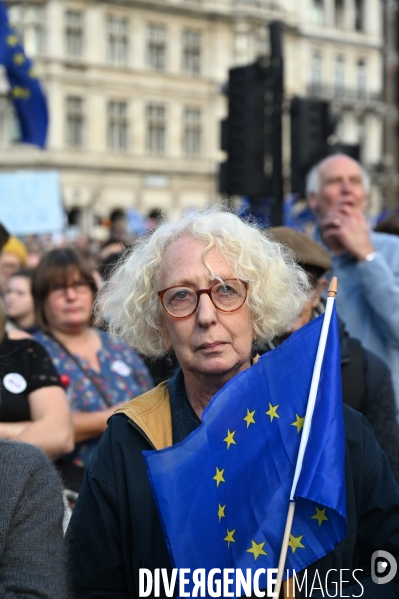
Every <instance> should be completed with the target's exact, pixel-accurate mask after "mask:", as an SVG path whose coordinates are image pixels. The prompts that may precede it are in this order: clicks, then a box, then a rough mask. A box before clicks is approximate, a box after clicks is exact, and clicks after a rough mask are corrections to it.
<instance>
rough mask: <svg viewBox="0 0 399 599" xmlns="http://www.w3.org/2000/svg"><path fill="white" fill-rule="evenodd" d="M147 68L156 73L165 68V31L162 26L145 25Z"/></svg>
mask: <svg viewBox="0 0 399 599" xmlns="http://www.w3.org/2000/svg"><path fill="white" fill-rule="evenodd" d="M147 66H148V67H150V68H151V69H157V70H158V71H164V70H165V68H166V29H165V27H164V26H163V25H154V24H152V23H149V24H148V25H147Z"/></svg>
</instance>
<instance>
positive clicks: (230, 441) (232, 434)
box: [223, 429, 237, 449]
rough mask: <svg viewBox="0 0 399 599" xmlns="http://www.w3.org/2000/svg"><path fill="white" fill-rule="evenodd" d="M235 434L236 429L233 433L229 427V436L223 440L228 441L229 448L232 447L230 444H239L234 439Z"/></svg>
mask: <svg viewBox="0 0 399 599" xmlns="http://www.w3.org/2000/svg"><path fill="white" fill-rule="evenodd" d="M235 434H236V432H235V431H233V432H232V433H231V432H230V429H227V437H226V438H225V439H223V441H226V443H227V449H230V445H237V443H236V442H235V441H234V435H235Z"/></svg>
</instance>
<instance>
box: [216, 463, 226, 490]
mask: <svg viewBox="0 0 399 599" xmlns="http://www.w3.org/2000/svg"><path fill="white" fill-rule="evenodd" d="M223 472H224V468H223V470H219V468H218V467H217V466H216V474H215V476H214V477H213V480H215V481H216V486H217V487H218V486H219V485H220V483H225V482H226V481H225V480H224V478H223Z"/></svg>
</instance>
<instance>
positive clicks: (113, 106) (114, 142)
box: [107, 101, 129, 150]
mask: <svg viewBox="0 0 399 599" xmlns="http://www.w3.org/2000/svg"><path fill="white" fill-rule="evenodd" d="M107 112H108V147H109V148H110V149H111V150H127V149H128V133H129V124H128V119H127V103H126V102H115V101H111V102H108V111H107Z"/></svg>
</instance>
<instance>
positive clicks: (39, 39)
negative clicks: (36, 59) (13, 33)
mask: <svg viewBox="0 0 399 599" xmlns="http://www.w3.org/2000/svg"><path fill="white" fill-rule="evenodd" d="M8 14H9V19H10V23H11V26H12V27H14V28H15V29H16V30H17V32H18V34H19V36H20V38H21V42H22V45H23V47H24V50H25V52H26V55H27V56H29V57H32V56H37V55H39V54H43V53H44V37H45V35H44V21H45V19H44V8H43V6H40V5H36V4H30V5H24V4H14V5H13V6H10V8H9V11H8Z"/></svg>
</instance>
